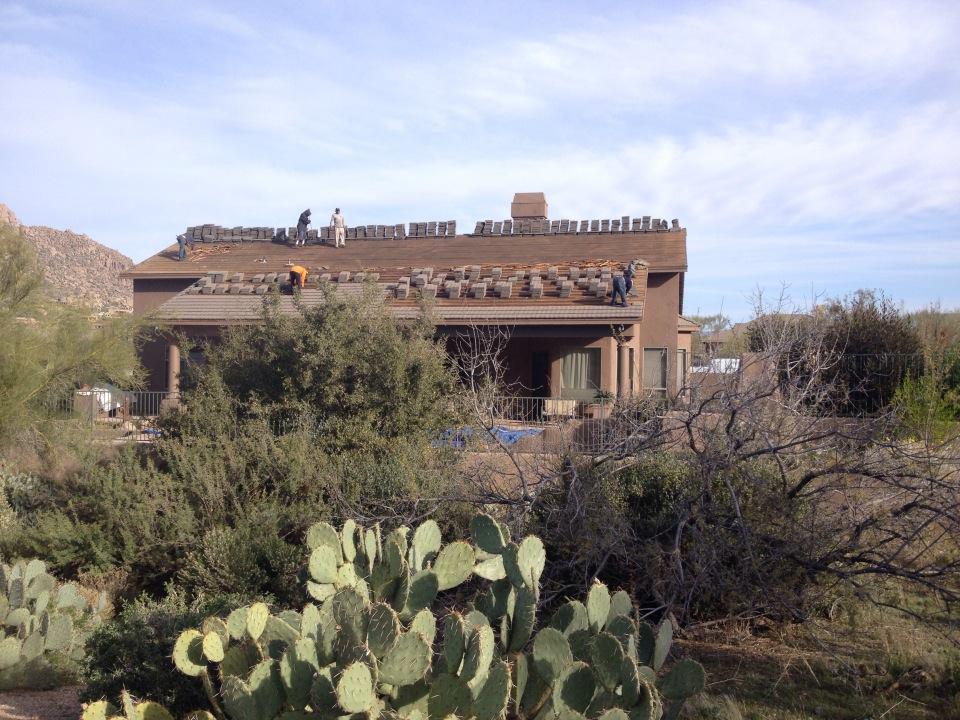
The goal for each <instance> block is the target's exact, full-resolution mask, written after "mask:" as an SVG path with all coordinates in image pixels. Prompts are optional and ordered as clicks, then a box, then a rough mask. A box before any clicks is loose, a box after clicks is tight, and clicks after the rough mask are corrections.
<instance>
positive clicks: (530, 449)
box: [435, 393, 658, 453]
mask: <svg viewBox="0 0 960 720" xmlns="http://www.w3.org/2000/svg"><path fill="white" fill-rule="evenodd" d="M657 404H658V401H656V400H655V399H654V398H653V397H652V396H651V395H650V393H646V394H644V395H642V396H634V397H633V398H630V399H629V400H627V401H615V400H614V399H612V398H597V399H594V400H576V399H572V398H552V397H551V398H541V397H514V396H493V397H489V398H484V399H479V398H475V399H474V405H473V408H472V410H471V411H468V417H467V422H468V423H470V424H468V425H465V426H463V427H459V428H450V429H449V430H448V431H447V432H446V433H444V435H443V436H442V437H441V438H439V439H438V440H437V441H436V442H435V444H436V445H445V446H449V447H453V448H457V449H462V450H470V451H477V452H484V451H491V450H501V449H503V448H507V449H511V450H515V451H517V452H527V453H563V452H573V453H601V452H604V451H605V450H607V449H609V448H611V447H614V446H616V445H617V444H618V443H619V442H621V441H622V438H620V436H621V435H623V433H624V430H625V428H627V427H633V426H635V425H636V423H637V422H639V421H641V419H642V418H643V417H644V416H645V415H646V414H648V413H649V412H650V411H651V409H652V408H654V407H655V406H656V405H657Z"/></svg>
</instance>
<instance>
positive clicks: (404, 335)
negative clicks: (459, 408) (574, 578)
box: [0, 298, 463, 605]
mask: <svg viewBox="0 0 960 720" xmlns="http://www.w3.org/2000/svg"><path fill="white" fill-rule="evenodd" d="M337 343H341V344H342V347H340V346H338V345H337ZM264 357H269V358H271V360H270V362H269V363H265V364H264V363H263V358H264ZM246 365H250V371H249V374H248V373H245V372H244V371H242V370H241V368H242V367H244V366H246ZM193 375H194V377H193V380H192V385H190V386H189V387H188V388H187V389H186V390H185V394H184V403H183V406H182V407H181V408H180V409H179V410H178V411H175V412H171V413H170V414H168V415H166V416H165V417H164V418H163V419H162V422H161V425H162V427H163V428H164V433H165V434H164V436H163V438H162V439H160V440H159V441H158V442H157V443H156V444H155V445H154V446H153V447H151V448H149V449H143V448H125V449H124V450H122V451H120V452H119V453H117V454H116V455H115V456H113V457H109V458H105V459H102V460H100V461H98V462H90V463H86V464H85V465H83V466H82V467H80V468H79V469H78V470H76V471H75V472H73V473H70V474H67V475H66V476H65V477H41V478H39V480H38V483H37V486H36V487H35V497H36V498H37V500H35V501H34V502H33V503H32V504H31V505H30V506H29V507H24V508H23V512H22V513H21V519H22V520H23V522H21V523H20V527H19V528H17V529H16V531H15V532H13V533H10V534H9V535H7V536H5V537H2V538H0V550H2V551H5V552H8V553H15V554H30V555H38V556H41V557H44V558H45V559H47V560H49V561H50V562H51V563H52V564H53V565H54V566H55V567H57V568H58V569H59V570H60V571H62V572H64V573H66V574H68V575H74V574H76V573H79V572H84V571H93V572H104V571H109V570H111V569H120V570H123V571H125V574H124V577H126V578H127V585H126V587H124V588H122V589H121V590H120V592H121V595H122V596H123V597H124V598H132V597H136V596H137V595H139V594H140V593H141V592H144V591H146V592H148V593H150V594H151V595H152V596H154V597H160V596H161V594H162V592H163V588H164V587H165V585H166V584H167V583H168V582H171V581H176V582H177V583H178V584H179V585H181V586H182V587H184V588H185V589H186V590H188V591H192V592H208V593H221V592H230V593H238V594H241V595H243V596H244V597H246V598H247V599H248V600H252V599H255V598H270V599H273V600H275V601H277V602H280V603H285V604H288V605H295V604H298V603H300V602H302V600H303V597H302V590H301V589H300V587H299V586H298V584H297V582H296V573H297V570H298V568H299V567H300V565H301V563H302V558H301V557H300V553H301V552H302V551H301V549H300V545H299V543H300V542H301V540H302V538H303V534H304V532H305V531H306V520H305V518H310V519H317V518H327V519H331V520H338V519H342V518H344V517H349V516H355V515H361V514H362V515H363V516H364V517H365V518H369V519H383V520H390V521H397V522H405V521H408V519H411V518H416V517H422V516H423V515H424V514H426V513H428V512H430V511H431V510H435V509H436V508H438V507H439V506H440V505H441V503H442V498H443V496H444V495H446V494H447V493H446V492H445V488H447V487H449V486H450V484H451V482H452V481H453V480H454V477H455V469H456V467H457V463H458V462H459V459H458V458H457V456H455V455H454V454H453V453H452V451H450V450H449V449H443V448H435V447H433V446H432V445H431V442H430V441H431V433H432V432H433V428H437V427H441V426H445V425H446V424H447V423H448V422H449V418H450V410H449V408H450V406H451V403H452V395H451V394H450V389H451V386H450V383H449V381H450V373H449V370H448V369H447V367H446V365H445V356H444V354H443V349H442V348H440V347H439V346H437V345H436V344H435V343H434V342H433V341H432V339H430V338H429V337H428V336H427V334H426V330H425V329H424V328H422V327H421V326H411V325H405V324H402V323H400V322H398V321H397V320H396V319H394V318H393V317H392V316H391V315H390V314H389V313H388V312H387V311H386V310H385V309H384V308H383V306H382V303H380V302H379V301H376V300H371V299H367V300H361V301H346V300H338V299H335V298H331V301H330V303H329V304H328V305H327V306H325V307H324V308H323V309H322V310H317V311H309V312H308V311H303V312H302V313H301V314H299V315H297V316H295V317H293V318H287V317H283V316H280V315H279V314H277V313H275V312H268V314H267V316H266V317H265V318H264V323H263V325H262V326H258V327H256V328H247V329H243V330H237V331H236V332H235V333H229V334H228V335H227V337H226V338H225V339H224V341H223V343H222V344H221V345H219V346H218V348H217V350H216V352H215V353H210V363H209V365H207V366H206V367H204V368H195V369H194V372H193ZM252 378H258V380H257V382H252ZM311 378H312V380H311ZM261 381H262V382H263V390H262V391H261V390H259V389H258V388H259V387H260V385H259V383H260V382H261ZM341 382H346V383H348V385H349V388H350V392H349V393H348V396H343V397H341V395H338V394H337V393H336V392H335V391H334V389H333V386H334V385H336V384H337V383H341ZM331 397H334V400H331V399H330V398H331ZM278 421H282V422H278ZM444 507H445V512H446V513H447V522H458V521H459V520H458V518H460V514H459V512H460V511H459V510H458V506H457V505H456V504H455V503H447V504H445V505H444ZM462 527H463V526H462V525H461V529H462Z"/></svg>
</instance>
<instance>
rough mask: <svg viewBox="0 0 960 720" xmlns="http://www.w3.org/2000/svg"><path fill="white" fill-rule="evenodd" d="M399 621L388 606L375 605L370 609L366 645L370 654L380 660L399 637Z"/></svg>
mask: <svg viewBox="0 0 960 720" xmlns="http://www.w3.org/2000/svg"><path fill="white" fill-rule="evenodd" d="M400 632H401V628H400V620H399V619H398V618H397V614H396V613H395V612H394V611H393V608H391V607H390V606H389V605H387V604H385V603H376V604H374V605H373V606H371V608H370V623H369V625H368V626H367V645H368V646H369V647H370V652H372V653H373V654H374V655H376V656H377V657H378V658H382V657H383V656H384V654H386V652H387V650H389V649H390V647H391V646H392V645H393V644H394V643H395V642H396V641H397V638H398V637H400Z"/></svg>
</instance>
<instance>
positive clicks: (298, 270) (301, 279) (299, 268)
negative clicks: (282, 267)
mask: <svg viewBox="0 0 960 720" xmlns="http://www.w3.org/2000/svg"><path fill="white" fill-rule="evenodd" d="M309 274H310V271H309V270H307V269H306V268H305V267H303V265H294V266H293V267H292V268H290V287H291V289H293V288H300V289H301V290H303V288H304V286H305V285H306V284H307V275H309Z"/></svg>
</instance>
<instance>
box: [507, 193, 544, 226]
mask: <svg viewBox="0 0 960 720" xmlns="http://www.w3.org/2000/svg"><path fill="white" fill-rule="evenodd" d="M510 215H511V217H512V218H513V219H514V220H546V219H547V198H546V196H545V195H544V194H543V193H542V192H530V193H514V196H513V202H512V203H511V204H510Z"/></svg>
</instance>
